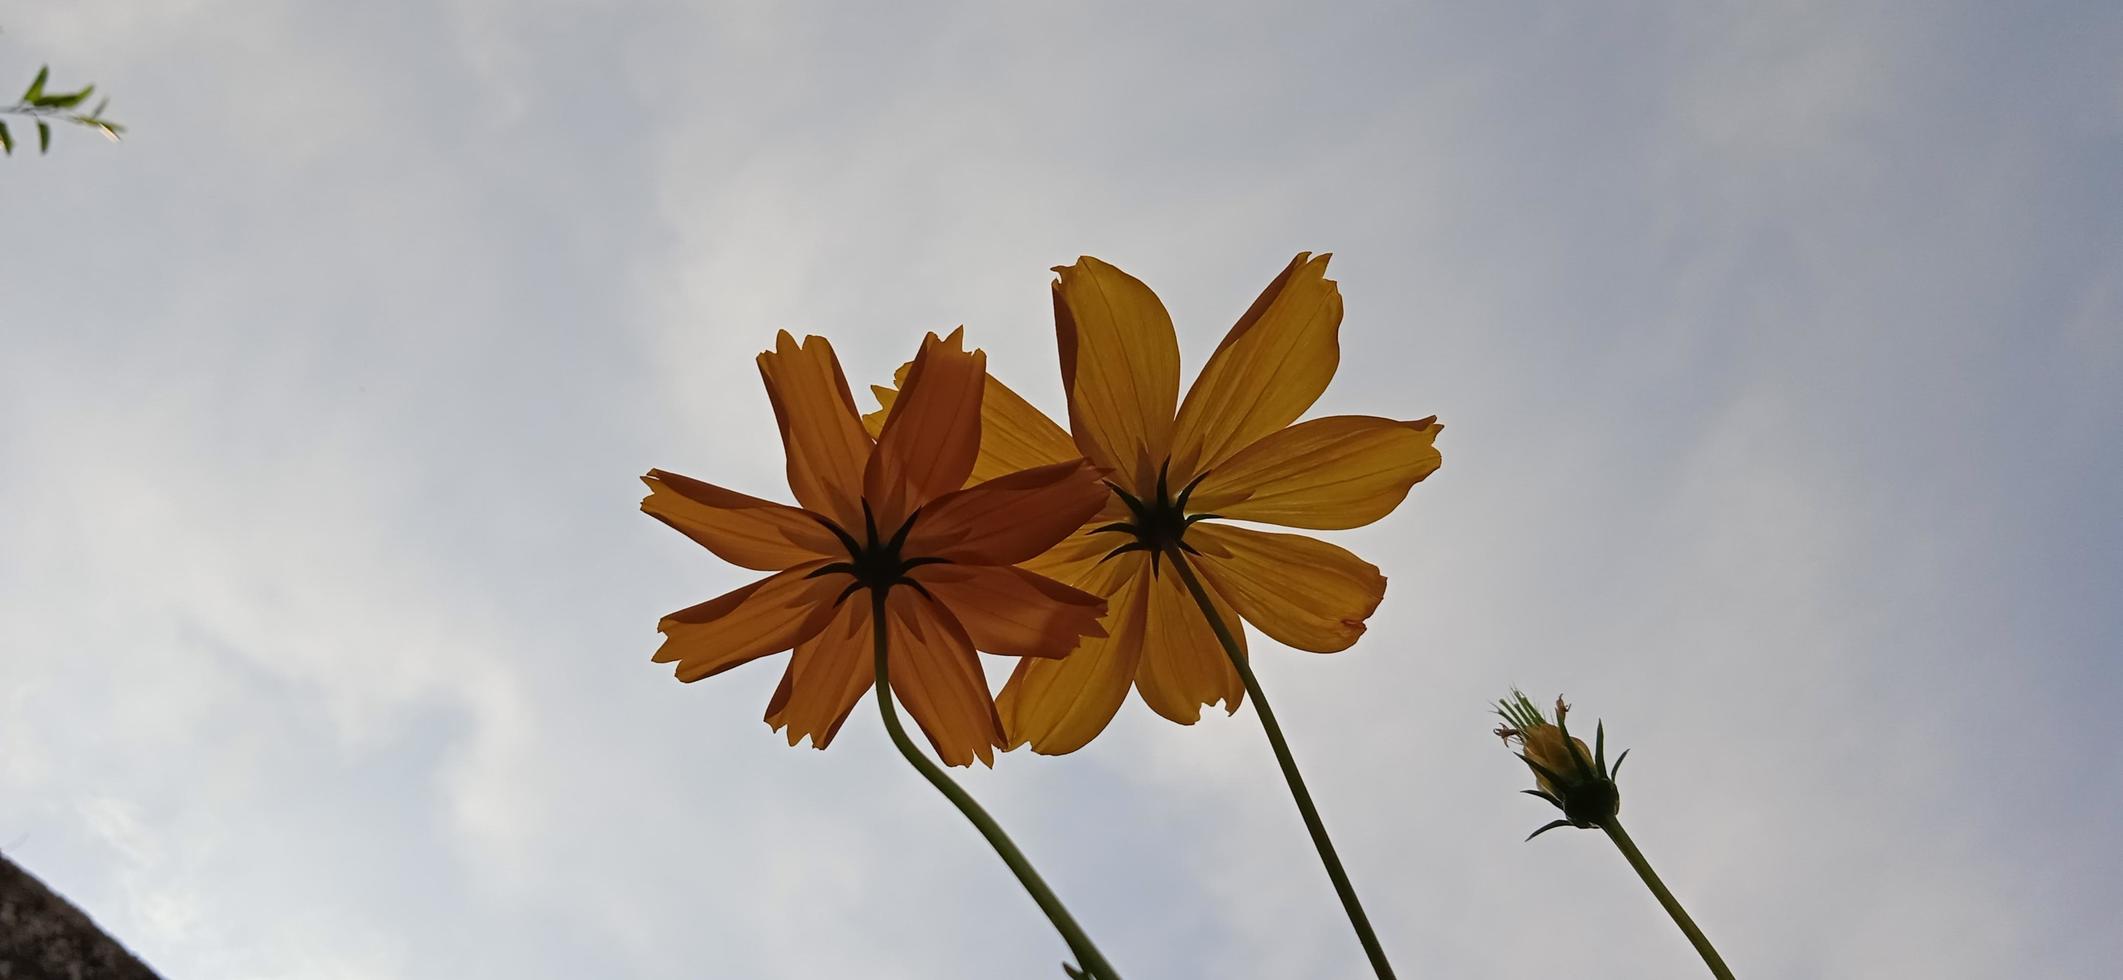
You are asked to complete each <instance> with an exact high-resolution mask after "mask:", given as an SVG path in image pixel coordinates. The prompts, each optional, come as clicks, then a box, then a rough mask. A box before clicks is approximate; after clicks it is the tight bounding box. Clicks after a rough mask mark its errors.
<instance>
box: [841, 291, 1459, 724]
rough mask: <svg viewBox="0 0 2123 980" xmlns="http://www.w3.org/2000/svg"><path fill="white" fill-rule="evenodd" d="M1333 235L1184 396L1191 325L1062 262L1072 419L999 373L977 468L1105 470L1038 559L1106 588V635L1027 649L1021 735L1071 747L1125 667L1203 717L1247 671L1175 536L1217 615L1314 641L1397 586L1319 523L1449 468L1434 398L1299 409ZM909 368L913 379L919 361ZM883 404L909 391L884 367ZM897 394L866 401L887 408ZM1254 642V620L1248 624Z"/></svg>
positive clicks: (1155, 702) (1060, 307) (1387, 500)
mask: <svg viewBox="0 0 2123 980" xmlns="http://www.w3.org/2000/svg"><path fill="white" fill-rule="evenodd" d="M1327 259H1328V257H1327V256H1326V255H1319V256H1314V255H1311V254H1310V253H1299V254H1298V256H1297V257H1296V258H1295V259H1292V260H1291V262H1290V265H1289V266H1288V267H1287V268H1285V269H1284V270H1283V272H1282V274H1281V275H1278V276H1277V277H1276V278H1275V280H1274V281H1273V282H1271V283H1269V284H1268V288H1267V289H1266V290H1265V291H1263V292H1262V293H1261V295H1260V298H1259V299H1257V300H1255V301H1254V303H1253V305H1252V307H1251V308H1249V309H1248V310H1247V311H1246V312H1245V314H1244V315H1243V316H1241V317H1239V320H1238V323H1237V324H1236V325H1234V326H1233V327H1232V328H1231V332H1230V333H1229V334H1227V335H1226V336H1225V337H1224V340H1223V343H1222V344H1220V345H1218V346H1217V348H1216V351H1215V352H1214V353H1212V354H1211V355H1210V357H1209V361H1208V363H1207V364H1206V365H1205V366H1204V367H1203V368H1202V373H1201V375H1200V377H1198V378H1197V379H1196V380H1195V382H1194V385H1193V387H1192V388H1191V389H1189V390H1188V392H1187V395H1186V398H1185V400H1184V401H1182V400H1181V399H1180V389H1179V380H1180V379H1179V343H1178V339H1177V337H1176V335H1175V334H1174V332H1173V329H1172V319H1171V317H1170V315H1168V314H1167V313H1166V312H1165V307H1164V304H1163V303H1161V302H1159V300H1158V298H1157V295H1156V294H1155V293H1152V292H1151V291H1150V289H1149V287H1147V286H1145V285H1143V283H1142V282H1140V281H1139V280H1137V279H1135V278H1134V277H1133V276H1130V275H1128V274H1127V273H1125V272H1122V271H1121V270H1119V269H1117V268H1115V267H1113V266H1111V265H1108V264H1106V263H1105V262H1101V261H1099V260H1098V259H1095V258H1090V257H1088V256H1086V257H1082V258H1080V259H1078V260H1077V263H1076V264H1075V265H1071V266H1064V267H1060V268H1057V269H1056V270H1055V271H1056V272H1057V273H1059V275H1060V277H1059V278H1058V279H1056V280H1055V281H1054V283H1053V293H1054V321H1055V335H1056V340H1057V342H1058V344H1059V346H1060V350H1061V373H1062V384H1063V388H1064V391H1065V392H1066V394H1067V397H1068V404H1069V428H1068V429H1067V430H1064V429H1063V428H1062V427H1061V426H1059V425H1056V424H1055V423H1054V422H1053V421H1052V420H1050V419H1048V418H1047V417H1046V416H1045V415H1044V414H1042V413H1041V412H1040V411H1039V410H1038V409H1036V408H1033V407H1032V406H1031V405H1030V404H1029V403H1027V402H1026V401H1025V400H1024V399H1023V398H1020V397H1018V395H1017V394H1016V393H1014V392H1012V391H1011V390H1010V389H1009V388H1007V387H1005V386H1004V385H1003V384H1002V383H1001V382H999V381H996V380H994V379H992V378H991V379H989V380H988V382H987V394H986V396H985V397H984V398H983V400H982V404H981V413H982V416H983V419H982V437H981V445H980V455H979V458H978V459H977V460H976V462H975V465H974V469H973V478H974V479H981V478H983V477H985V476H991V475H993V474H997V473H1002V472H1006V471H1010V470H1015V469H1021V468H1024V467H1028V466H1037V465H1043V464H1051V463H1054V462H1056V461H1059V460H1066V459H1069V458H1071V457H1074V456H1078V455H1081V456H1083V457H1085V458H1087V459H1089V460H1090V461H1091V462H1092V463H1093V464H1096V465H1097V466H1099V467H1101V468H1103V469H1105V470H1106V471H1107V472H1108V474H1109V483H1108V486H1109V488H1110V490H1111V494H1110V496H1109V498H1108V499H1107V501H1106V503H1105V506H1104V507H1103V508H1102V509H1101V510H1100V512H1099V514H1098V515H1097V516H1096V517H1094V518H1092V519H1091V520H1089V521H1087V522H1086V523H1085V524H1084V525H1083V526H1082V527H1080V528H1078V529H1077V530H1076V531H1075V533H1073V534H1071V535H1070V536H1069V538H1068V539H1067V540H1065V541H1063V542H1062V543H1061V544H1060V545H1058V546H1057V547H1056V548H1055V549H1054V550H1053V551H1050V552H1048V553H1047V554H1045V555H1042V556H1041V557H1039V558H1037V559H1035V560H1033V561H1030V562H1027V563H1026V564H1025V567H1026V568H1028V569H1032V570H1034V571H1037V572H1039V573H1041V574H1044V575H1048V576H1051V577H1052V578H1055V579H1057V580H1059V581H1062V582H1066V583H1068V584H1070V585H1073V586H1076V587H1077V588H1080V589H1083V590H1085V591H1087V592H1090V593H1092V594H1095V595H1099V596H1102V597H1104V598H1105V599H1106V600H1107V603H1108V606H1107V615H1106V619H1105V621H1104V622H1105V627H1106V632H1107V635H1106V636H1104V637H1099V638H1093V639H1087V640H1086V641H1085V642H1084V643H1083V645H1082V646H1081V647H1080V648H1079V649H1078V650H1077V651H1076V652H1075V653H1074V654H1072V655H1071V656H1070V657H1068V658H1067V659H1060V660H1038V661H1034V660H1026V661H1021V662H1020V663H1019V664H1018V667H1017V670H1016V672H1015V673H1014V674H1013V675H1012V677H1011V678H1010V682H1009V683H1008V684H1007V685H1006V686H1005V687H1004V689H1003V692H1002V694H1001V696H1000V698H999V699H998V701H999V705H1000V708H1001V712H1002V717H1003V723H1004V727H1005V730H1006V733H1007V736H1008V739H1009V746H1010V747H1012V748H1015V747H1016V746H1018V745H1023V744H1030V745H1031V746H1032V748H1033V750H1034V751H1037V752H1042V753H1048V754H1059V753H1064V752H1071V751H1074V750H1076V749H1078V748H1081V747H1082V746H1083V745H1085V744H1086V743H1088V742H1089V741H1090V740H1091V739H1092V738H1093V737H1094V736H1096V735H1097V734H1098V733H1099V732H1100V731H1102V730H1103V729H1104V728H1105V727H1106V725H1107V723H1108V722H1110V721H1111V720H1112V718H1113V716H1114V713H1115V712H1117V711H1118V710H1119V709H1120V705H1121V702H1122V701H1123V700H1125V699H1126V697H1127V693H1128V689H1129V686H1130V685H1131V684H1132V685H1133V686H1134V688H1135V690H1136V691H1137V692H1138V693H1139V694H1140V695H1141V696H1142V699H1143V701H1144V703H1146V704H1148V705H1149V706H1150V708H1151V709H1152V710H1154V711H1156V712H1157V713H1158V714H1160V715H1162V716H1164V717H1166V718H1168V719H1171V720H1172V721H1175V722H1179V723H1180V724H1192V723H1193V722H1195V721H1196V720H1198V719H1199V718H1200V717H1201V708H1202V706H1203V705H1208V704H1215V703H1218V702H1222V703H1223V704H1224V705H1225V706H1226V708H1227V710H1230V711H1236V710H1237V709H1238V704H1239V701H1240V699H1241V698H1242V697H1243V696H1244V690H1245V689H1244V685H1243V684H1242V682H1241V680H1240V678H1239V676H1238V673H1237V671H1236V670H1235V668H1233V666H1232V664H1231V661H1230V658H1229V657H1228V656H1227V655H1226V654H1225V653H1224V651H1223V650H1222V649H1221V648H1220V647H1219V644H1218V641H1217V639H1216V637H1215V635H1214V634H1213V633H1212V632H1211V630H1210V628H1209V626H1208V624H1207V620H1206V617H1205V616H1204V615H1203V612H1202V610H1201V609H1200V608H1199V607H1198V606H1197V605H1196V604H1195V602H1194V600H1193V598H1192V597H1190V596H1189V595H1188V593H1187V591H1186V589H1185V587H1184V586H1183V585H1182V584H1181V583H1180V582H1179V581H1178V576H1174V575H1166V574H1160V572H1161V569H1160V563H1161V562H1162V561H1165V560H1167V559H1166V558H1165V557H1164V556H1165V554H1166V553H1167V551H1168V550H1169V549H1178V550H1180V551H1183V552H1185V553H1186V554H1187V555H1188V556H1189V557H1190V558H1191V560H1192V561H1193V563H1194V565H1195V566H1196V567H1197V568H1198V569H1199V570H1200V572H1201V575H1202V577H1203V578H1204V579H1206V580H1207V584H1208V589H1209V592H1210V596H1211V599H1212V600H1213V602H1214V604H1215V605H1216V607H1217V614H1218V616H1220V617H1221V618H1222V619H1223V621H1224V622H1225V623H1227V624H1231V623H1233V622H1234V619H1233V617H1234V616H1236V617H1240V618H1243V619H1245V620H1246V621H1247V622H1249V623H1252V624H1253V625H1254V627H1255V628H1257V629H1259V630H1260V631H1261V632H1262V633H1265V634H1267V635H1268V636H1269V637H1271V638H1273V639H1274V640H1276V641H1278V642H1280V643H1283V644H1285V645H1288V646H1291V647H1295V648H1297V649H1300V650H1309V651H1316V652H1322V653H1326V652H1334V651H1338V650H1345V649H1347V648H1348V647H1349V646H1350V645H1351V644H1353V643H1355V642H1356V640H1357V638H1358V637H1359V636H1361V635H1363V632H1364V621H1365V620H1366V619H1368V618H1369V617H1370V615H1371V613H1372V611H1373V610H1374V609H1376V608H1377V607H1378V604H1379V601H1380V600H1381V599H1382V598H1383V597H1384V595H1385V588H1386V580H1385V577H1384V576H1382V575H1380V574H1379V571H1378V569H1377V568H1376V567H1375V566H1373V565H1372V564H1370V563H1369V562H1366V561H1364V560H1363V559H1361V558H1358V557H1357V556H1355V555H1353V554H1351V553H1349V552H1348V551H1346V550H1344V549H1342V548H1340V547H1337V546H1335V545H1332V544H1328V543H1327V542H1324V541H1320V540H1318V539H1316V538H1312V537H1309V536H1305V535H1297V534H1281V533H1275V532H1269V531H1260V530H1254V529H1251V528H1246V527H1240V526H1236V525H1232V524H1226V523H1214V522H1216V521H1223V520H1235V521H1248V522H1257V523H1265V524H1276V525H1282V526H1285V527H1296V528H1306V529H1317V530H1329V529H1343V528H1353V527H1361V526H1363V525H1365V524H1369V523H1371V522H1373V521H1376V520H1378V519H1379V518H1381V517H1384V516H1385V515H1386V514H1388V513H1390V512H1392V510H1393V509H1394V508H1395V507H1397V506H1399V505H1400V502H1401V501H1402V500H1403V499H1404V498H1405V497H1406V496H1407V494H1408V490H1409V488H1410V487H1411V486H1413V485H1414V484H1415V483H1416V482H1418V481H1420V480H1422V479H1423V478H1424V477H1426V476H1429V475H1430V474H1431V473H1432V472H1434V471H1436V470H1437V468H1438V466H1439V463H1440V456H1439V453H1438V451H1437V449H1436V447H1435V445H1434V440H1435V439H1436V437H1437V434H1438V432H1439V431H1441V430H1442V429H1443V426H1441V425H1439V424H1438V423H1437V420H1436V418H1435V417H1434V416H1433V417H1431V418H1425V419H1417V420H1413V421H1402V420H1396V419H1390V418H1378V417H1374V416H1368V415H1337V416H1328V417H1324V418H1316V419H1312V420H1310V421H1306V422H1300V423H1297V424H1295V425H1293V424H1292V423H1293V422H1296V420H1297V418H1298V416H1300V415H1302V414H1304V412H1305V410H1306V409H1308V408H1310V407H1311V406H1312V403H1313V402H1314V401H1315V400H1317V399H1318V398H1319V396H1320V394H1321V392H1323V391H1324V390H1325V389H1326V387H1327V382H1328V381H1329V379H1331V378H1332V377H1333V376H1334V371H1335V368H1336V366H1337V365H1338V363H1339V360H1340V346H1339V342H1338V339H1337V335H1338V333H1339V330H1340V327H1341V319H1342V301H1341V293H1340V291H1339V289H1338V288H1337V286H1336V283H1335V282H1334V280H1331V279H1328V278H1326V269H1327ZM907 370H908V369H906V368H902V372H903V373H902V375H901V379H902V381H903V382H906V381H911V380H912V375H911V374H908V373H905V372H907ZM874 390H876V392H877V394H878V398H879V400H880V401H881V402H883V403H884V404H885V405H886V406H887V409H888V411H889V410H891V409H893V408H894V407H895V406H896V404H897V402H896V397H905V396H904V394H903V392H904V391H905V390H906V389H905V387H904V384H903V385H902V389H901V393H895V391H894V390H893V389H890V388H877V389H874ZM887 415H888V412H879V413H876V414H874V415H873V416H871V417H870V418H869V419H867V420H866V421H868V422H869V423H870V424H871V425H872V426H873V427H875V426H881V425H883V424H885V422H886V419H887ZM1239 641H1240V642H1241V643H1243V634H1242V633H1240V634H1239Z"/></svg>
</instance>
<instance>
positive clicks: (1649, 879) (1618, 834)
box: [1600, 817, 1732, 980]
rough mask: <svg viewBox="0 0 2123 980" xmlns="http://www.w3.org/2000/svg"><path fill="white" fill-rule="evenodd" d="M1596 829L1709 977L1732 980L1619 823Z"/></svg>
mask: <svg viewBox="0 0 2123 980" xmlns="http://www.w3.org/2000/svg"><path fill="white" fill-rule="evenodd" d="M1600 829H1601V830H1604V831H1606V832H1607V837H1608V839H1609V840H1612V841H1614V846H1615V847H1617V848H1620V849H1621V851H1622V856H1623V857H1625V858H1628V859H1629V866H1630V867H1632V868H1635V869H1636V874H1637V877H1639V878H1642V879H1644V886H1645V887H1647V888H1649V889H1651V894H1652V895H1653V896H1656V897H1657V898H1658V900H1659V904H1660V905H1663V906H1665V907H1666V914H1667V915H1670V916H1673V924H1674V925H1677V926H1680V927H1681V932H1682V933H1684V934H1686V935H1687V936H1688V941H1689V942H1691V943H1694V944H1695V951H1696V952H1697V953H1699V954H1701V955H1702V957H1703V962H1704V963H1705V964H1707V965H1708V966H1709V967H1710V973H1711V975H1712V976H1715V977H1717V978H1718V980H1732V970H1731V969H1730V968H1728V967H1726V965H1725V960H1724V958H1723V957H1721V956H1719V955H1718V951H1717V950H1716V949H1713V948H1711V945H1710V939H1709V938H1708V937H1706V936H1704V935H1703V930H1701V929H1698V928H1696V925H1695V920H1694V919H1691V918H1689V917H1688V910H1687V909H1684V908H1682V907H1681V903H1680V901H1679V900H1678V899H1675V898H1674V897H1673V893H1672V892H1670V891H1667V890H1666V883H1665V882H1663V881H1660V880H1659V873H1658V872H1656V871H1653V870H1651V862H1649V861H1646V860H1644V852H1642V851H1639V850H1637V849H1636V842H1635V841H1633V840H1630V839H1629V832H1628V831H1625V830H1623V829H1622V822H1621V821H1620V820H1617V819H1615V818H1613V817H1608V818H1607V819H1606V820H1603V821H1601V822H1600Z"/></svg>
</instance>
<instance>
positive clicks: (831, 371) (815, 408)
mask: <svg viewBox="0 0 2123 980" xmlns="http://www.w3.org/2000/svg"><path fill="white" fill-rule="evenodd" d="M759 376H760V377H761V378H762V379H764V380H765V381H766V384H767V397H768V398H770V399H772V400H773V402H774V418H775V420H776V421H777V422H779V423H781V442H782V447H783V448H784V449H785V450H786V451H787V453H788V457H789V489H790V490H791V491H792V492H794V493H795V494H796V502H797V503H800V504H802V505H803V506H804V509H805V510H809V511H813V512H816V513H819V514H824V515H825V516H827V517H829V518H831V519H832V520H833V521H835V522H836V523H838V524H840V526H842V527H844V528H846V527H861V526H862V504H861V501H860V498H861V494H862V477H863V468H864V467H865V466H866V465H867V464H868V463H869V461H870V435H869V433H867V432H864V431H863V428H862V418H861V416H859V415H858V414H857V413H856V411H855V396H854V395H853V394H851V393H850V392H849V391H848V379H847V378H846V376H844V375H842V374H841V371H840V360H839V359H838V358H836V357H834V356H833V345H832V344H829V343H827V342H826V339H825V338H824V337H805V338H804V342H803V345H802V346H800V347H799V346H797V343H796V338H794V337H791V336H789V332H788V331H786V330H784V331H781V333H780V334H779V335H778V336H776V337H775V339H774V349H773V350H771V351H768V352H766V353H764V354H761V355H759Z"/></svg>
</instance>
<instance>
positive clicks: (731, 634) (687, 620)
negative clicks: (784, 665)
mask: <svg viewBox="0 0 2123 980" xmlns="http://www.w3.org/2000/svg"><path fill="white" fill-rule="evenodd" d="M823 564H824V562H810V563H807V564H803V565H798V566H796V567H794V568H790V569H788V570H786V571H782V572H777V573H775V574H773V575H769V576H767V577H766V578H763V579H760V580H759V581H757V582H754V583H752V584H751V585H747V586H745V587H744V588H741V589H738V590H736V591H734V592H727V593H724V594H723V595H720V596H717V597H715V598H713V599H709V600H708V601H706V602H703V603H701V604H700V605H697V606H693V607H691V608H687V609H681V610H679V611H677V612H674V613H672V614H670V615H669V616H665V617H664V618H663V621H662V622H661V623H658V624H657V626H656V628H657V629H658V630H661V631H662V632H663V635H664V641H663V646H662V647H660V648H658V649H657V651H656V656H655V658H654V659H655V661H656V662H657V663H660V664H665V663H671V662H674V661H675V662H677V664H678V668H677V674H678V679H679V680H682V681H685V682H686V683H688V684H690V683H692V682H694V681H697V680H700V679H701V678H703V677H712V676H714V675H716V674H720V673H722V672H723V671H725V670H729V669H730V668H732V667H735V666H737V665H739V664H744V663H749V662H751V661H754V660H757V659H759V658H760V657H764V656H766V655H767V654H770V653H780V652H781V651H783V650H787V649H789V648H790V647H793V646H795V645H797V644H798V643H802V642H803V641H805V640H808V639H810V638H811V637H812V636H814V635H816V634H817V633H818V631H819V630H820V629H823V628H824V627H825V625H826V620H827V619H829V618H831V616H832V614H833V606H832V600H833V596H834V595H835V594H836V593H837V592H838V591H839V590H840V589H842V588H844V587H845V584H844V583H845V582H846V581H847V579H846V578H844V577H842V576H838V575H827V576H821V577H819V578H808V577H807V576H809V575H810V574H811V572H812V570H814V569H816V568H818V567H819V566H820V565H823Z"/></svg>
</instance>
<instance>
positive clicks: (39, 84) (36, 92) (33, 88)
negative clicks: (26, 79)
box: [22, 65, 52, 102]
mask: <svg viewBox="0 0 2123 980" xmlns="http://www.w3.org/2000/svg"><path fill="white" fill-rule="evenodd" d="M51 74H52V66H50V65H45V66H44V67H42V68H39V69H37V77H36V78H34V79H31V80H30V83H29V91H27V92H24V93H22V101H24V102H35V101H37V100H38V99H39V98H42V97H43V96H44V80H45V79H46V78H49V77H51Z"/></svg>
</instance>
